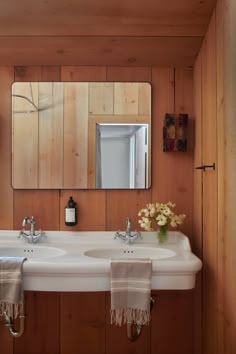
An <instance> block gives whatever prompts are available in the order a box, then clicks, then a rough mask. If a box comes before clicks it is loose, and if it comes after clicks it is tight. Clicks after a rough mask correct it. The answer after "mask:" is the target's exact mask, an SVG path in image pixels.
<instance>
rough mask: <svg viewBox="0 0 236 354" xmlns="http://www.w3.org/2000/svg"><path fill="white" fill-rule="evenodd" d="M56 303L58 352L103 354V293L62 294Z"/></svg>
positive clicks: (61, 353) (64, 353) (66, 353)
mask: <svg viewBox="0 0 236 354" xmlns="http://www.w3.org/2000/svg"><path fill="white" fill-rule="evenodd" d="M60 306H61V326H60V333H61V340H60V354H75V353H78V354H105V353H106V352H105V339H106V336H105V293H103V292H102V293H101V292H100V293H83V292H82V293H62V294H61V302H60ZM106 354H107V353H106Z"/></svg>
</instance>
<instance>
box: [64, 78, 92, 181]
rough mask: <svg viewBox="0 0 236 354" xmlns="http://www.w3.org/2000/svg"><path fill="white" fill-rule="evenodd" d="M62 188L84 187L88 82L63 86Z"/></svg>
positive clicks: (86, 149)
mask: <svg viewBox="0 0 236 354" xmlns="http://www.w3.org/2000/svg"><path fill="white" fill-rule="evenodd" d="M63 113H64V163H63V169H64V183H63V185H64V188H73V187H74V188H86V187H87V185H88V181H87V163H88V162H87V161H88V83H86V82H83V83H78V84H77V85H74V84H73V83H66V85H65V86H64V112H63Z"/></svg>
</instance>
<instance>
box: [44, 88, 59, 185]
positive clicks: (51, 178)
mask: <svg viewBox="0 0 236 354" xmlns="http://www.w3.org/2000/svg"><path fill="white" fill-rule="evenodd" d="M39 109H40V111H39V128H38V129H39V135H38V139H39V188H62V187H63V87H62V86H61V84H58V83H47V84H45V83H43V82H40V83H39Z"/></svg>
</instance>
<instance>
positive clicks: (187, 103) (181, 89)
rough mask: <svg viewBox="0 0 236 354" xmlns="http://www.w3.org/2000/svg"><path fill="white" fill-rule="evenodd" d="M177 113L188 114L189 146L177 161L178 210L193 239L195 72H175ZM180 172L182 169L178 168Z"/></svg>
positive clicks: (188, 70)
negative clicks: (184, 216)
mask: <svg viewBox="0 0 236 354" xmlns="http://www.w3.org/2000/svg"><path fill="white" fill-rule="evenodd" d="M175 112H176V113H187V114H188V137H187V139H188V146H187V152H183V153H182V154H181V153H180V154H179V156H178V157H177V156H176V157H175V159H176V160H177V158H178V161H179V165H181V170H182V171H184V175H183V174H182V173H178V174H177V173H175V182H173V184H176V192H177V195H176V198H177V200H178V203H177V206H176V210H177V208H178V211H179V212H180V213H185V214H186V215H187V217H186V220H185V221H184V225H183V226H182V230H183V231H184V232H185V233H186V235H188V236H189V237H190V240H191V239H192V232H193V229H192V223H193V219H192V207H193V205H192V204H193V203H192V198H193V195H192V191H193V169H194V167H193V144H194V134H193V128H194V117H193V70H192V68H188V69H176V70H175ZM178 171H180V169H179V168H178Z"/></svg>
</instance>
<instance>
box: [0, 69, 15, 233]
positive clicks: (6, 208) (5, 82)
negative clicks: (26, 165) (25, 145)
mask: <svg viewBox="0 0 236 354" xmlns="http://www.w3.org/2000/svg"><path fill="white" fill-rule="evenodd" d="M0 78H1V80H0V106H1V113H0V142H1V143H0V157H1V160H0V161H1V162H0V171H1V173H0V195H1V198H0V210H1V212H0V228H1V229H6V230H8V229H12V228H13V190H12V187H11V118H10V117H11V112H10V109H9V107H10V106H11V96H10V94H11V84H12V82H13V80H14V69H13V68H12V67H0Z"/></svg>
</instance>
